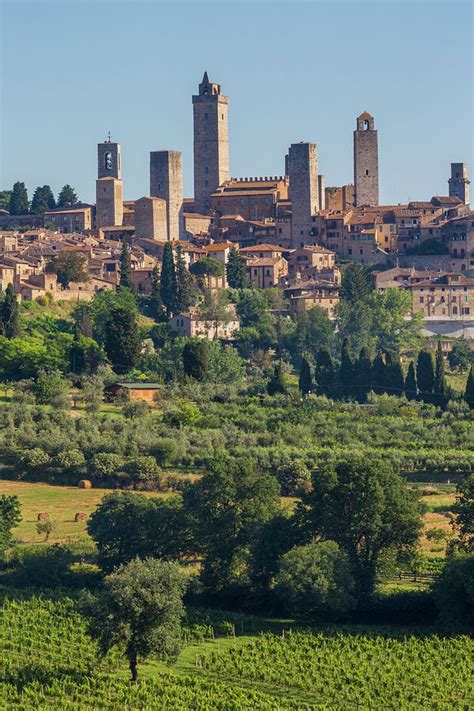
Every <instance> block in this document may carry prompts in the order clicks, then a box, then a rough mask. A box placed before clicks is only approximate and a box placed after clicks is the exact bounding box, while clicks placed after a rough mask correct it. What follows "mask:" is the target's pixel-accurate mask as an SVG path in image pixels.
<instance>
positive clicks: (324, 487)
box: [299, 455, 423, 594]
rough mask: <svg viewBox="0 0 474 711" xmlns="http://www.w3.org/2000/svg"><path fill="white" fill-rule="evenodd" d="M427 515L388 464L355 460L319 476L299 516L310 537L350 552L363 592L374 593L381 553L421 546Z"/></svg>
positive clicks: (352, 458) (359, 585)
mask: <svg viewBox="0 0 474 711" xmlns="http://www.w3.org/2000/svg"><path fill="white" fill-rule="evenodd" d="M422 510H423V508H422V505H421V504H420V503H419V501H418V499H417V498H416V496H415V495H414V494H413V492H411V491H409V490H408V488H407V486H406V482H405V481H404V480H403V478H402V477H401V476H400V475H399V474H398V473H396V472H395V471H394V470H393V469H392V467H391V466H390V464H389V463H388V462H386V461H382V460H372V461H370V460H367V459H366V458H364V457H363V456H361V455H360V456H359V455H354V456H353V457H351V458H349V459H347V460H345V461H343V462H339V463H337V464H335V465H329V466H327V467H326V468H325V469H324V470H323V471H318V473H317V475H315V476H314V477H313V488H312V490H311V491H310V492H309V493H307V494H304V495H303V498H302V503H301V504H300V506H299V515H300V516H301V520H302V522H303V527H304V528H305V530H306V532H307V535H309V537H310V538H312V537H314V536H315V535H319V536H321V537H322V538H323V539H326V540H333V541H336V543H337V544H338V545H339V546H340V548H341V550H343V551H345V552H346V553H347V555H348V556H349V559H350V561H351V565H352V568H353V573H354V575H355V577H356V580H357V584H358V588H359V592H360V593H361V594H368V593H370V592H372V591H373V589H374V584H375V574H376V571H377V566H378V563H379V559H380V556H381V554H382V553H383V552H384V551H387V550H392V551H396V552H397V553H400V552H402V551H406V550H408V549H412V548H413V547H414V546H416V544H417V542H418V539H419V535H420V531H421V527H422V518H421V515H422Z"/></svg>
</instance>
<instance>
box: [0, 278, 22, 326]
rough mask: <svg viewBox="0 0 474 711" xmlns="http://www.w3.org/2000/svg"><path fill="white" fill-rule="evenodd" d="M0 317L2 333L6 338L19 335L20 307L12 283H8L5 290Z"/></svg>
mask: <svg viewBox="0 0 474 711" xmlns="http://www.w3.org/2000/svg"><path fill="white" fill-rule="evenodd" d="M0 319H1V329H2V333H3V335H4V336H5V337H6V338H16V337H17V336H19V335H20V331H21V328H20V307H19V306H18V300H17V298H16V296H15V292H14V291H13V285H12V284H9V285H8V286H7V288H6V290H5V296H4V299H3V302H2V305H1V309H0Z"/></svg>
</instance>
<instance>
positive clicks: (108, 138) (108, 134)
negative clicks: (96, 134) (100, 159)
mask: <svg viewBox="0 0 474 711" xmlns="http://www.w3.org/2000/svg"><path fill="white" fill-rule="evenodd" d="M106 143H111V140H110V131H109V132H108V133H107V140H106Z"/></svg>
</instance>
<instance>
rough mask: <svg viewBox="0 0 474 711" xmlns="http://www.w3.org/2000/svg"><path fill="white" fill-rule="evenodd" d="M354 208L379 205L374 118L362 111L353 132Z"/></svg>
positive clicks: (377, 160)
mask: <svg viewBox="0 0 474 711" xmlns="http://www.w3.org/2000/svg"><path fill="white" fill-rule="evenodd" d="M354 192H355V206H356V207H359V206H361V205H368V206H373V205H378V204H379V158H378V146H377V131H376V130H375V123H374V118H373V116H371V115H370V114H369V113H367V111H364V113H363V114H361V115H360V116H359V117H358V118H357V128H356V130H355V131H354Z"/></svg>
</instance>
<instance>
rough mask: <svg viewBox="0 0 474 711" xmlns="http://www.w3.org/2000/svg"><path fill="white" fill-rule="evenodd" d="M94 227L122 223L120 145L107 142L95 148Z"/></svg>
mask: <svg viewBox="0 0 474 711" xmlns="http://www.w3.org/2000/svg"><path fill="white" fill-rule="evenodd" d="M97 176H98V179H97V180H96V207H95V209H96V215H95V222H96V227H115V226H118V225H121V224H122V221H123V189H122V163H121V155H120V143H112V142H111V141H110V139H109V140H107V141H104V143H99V144H98V146H97Z"/></svg>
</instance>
